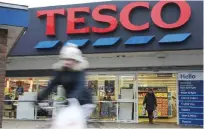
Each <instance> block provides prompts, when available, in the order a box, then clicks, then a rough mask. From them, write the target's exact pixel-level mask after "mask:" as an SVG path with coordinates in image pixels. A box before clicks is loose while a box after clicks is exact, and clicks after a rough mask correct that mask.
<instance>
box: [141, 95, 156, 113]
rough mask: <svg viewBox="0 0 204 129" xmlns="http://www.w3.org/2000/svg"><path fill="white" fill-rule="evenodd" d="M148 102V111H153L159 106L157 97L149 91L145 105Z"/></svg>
mask: <svg viewBox="0 0 204 129" xmlns="http://www.w3.org/2000/svg"><path fill="white" fill-rule="evenodd" d="M145 104H146V110H147V111H153V110H155V108H156V107H157V99H156V96H155V94H154V93H152V94H151V93H147V94H146V96H145V98H144V101H143V105H145Z"/></svg>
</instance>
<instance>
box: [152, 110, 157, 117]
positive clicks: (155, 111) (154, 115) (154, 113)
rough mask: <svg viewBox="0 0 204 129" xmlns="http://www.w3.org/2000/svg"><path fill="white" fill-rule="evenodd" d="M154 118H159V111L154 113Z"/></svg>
mask: <svg viewBox="0 0 204 129" xmlns="http://www.w3.org/2000/svg"><path fill="white" fill-rule="evenodd" d="M153 117H154V119H155V118H157V117H158V112H157V110H154V112H153Z"/></svg>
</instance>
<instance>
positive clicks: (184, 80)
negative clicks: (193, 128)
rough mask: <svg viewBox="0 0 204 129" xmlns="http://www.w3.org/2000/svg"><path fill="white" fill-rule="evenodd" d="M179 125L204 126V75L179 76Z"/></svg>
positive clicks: (186, 74) (193, 73)
mask: <svg viewBox="0 0 204 129" xmlns="http://www.w3.org/2000/svg"><path fill="white" fill-rule="evenodd" d="M178 97H179V124H181V125H198V126H203V73H202V72H189V73H179V74H178Z"/></svg>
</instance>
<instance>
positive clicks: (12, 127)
mask: <svg viewBox="0 0 204 129" xmlns="http://www.w3.org/2000/svg"><path fill="white" fill-rule="evenodd" d="M46 123H47V124H48V123H49V122H47V121H18V120H3V129H49V128H48V126H47V127H46ZM43 127H44V128H43ZM89 128H94V127H93V126H91V125H90V126H89ZM101 128H104V129H108V128H109V129H114V128H117V129H118V128H128V129H130V128H137V129H138V128H186V127H179V126H177V125H176V124H160V123H156V124H154V125H149V124H125V123H104V124H103V126H102V127H101Z"/></svg>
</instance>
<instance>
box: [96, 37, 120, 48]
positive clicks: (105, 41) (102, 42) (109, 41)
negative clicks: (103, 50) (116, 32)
mask: <svg viewBox="0 0 204 129" xmlns="http://www.w3.org/2000/svg"><path fill="white" fill-rule="evenodd" d="M119 39H120V37H111V38H100V39H98V40H96V42H94V43H93V46H95V47H97V46H112V45H114V44H116V43H117V42H118V41H119Z"/></svg>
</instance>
